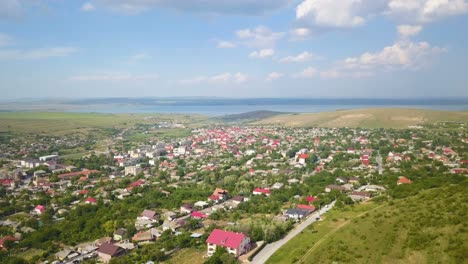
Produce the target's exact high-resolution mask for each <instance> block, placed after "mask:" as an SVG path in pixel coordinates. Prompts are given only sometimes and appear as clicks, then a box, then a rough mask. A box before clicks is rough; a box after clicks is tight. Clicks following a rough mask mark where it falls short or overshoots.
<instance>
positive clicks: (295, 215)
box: [284, 208, 311, 221]
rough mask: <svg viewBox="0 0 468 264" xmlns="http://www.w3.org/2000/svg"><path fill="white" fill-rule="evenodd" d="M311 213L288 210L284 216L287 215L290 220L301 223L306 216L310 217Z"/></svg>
mask: <svg viewBox="0 0 468 264" xmlns="http://www.w3.org/2000/svg"><path fill="white" fill-rule="evenodd" d="M310 213H311V211H310V210H304V209H296V208H289V209H288V210H286V212H285V213H284V214H285V215H287V216H288V217H289V218H290V219H294V220H296V221H299V220H301V219H302V218H305V217H306V216H308V215H309V214H310Z"/></svg>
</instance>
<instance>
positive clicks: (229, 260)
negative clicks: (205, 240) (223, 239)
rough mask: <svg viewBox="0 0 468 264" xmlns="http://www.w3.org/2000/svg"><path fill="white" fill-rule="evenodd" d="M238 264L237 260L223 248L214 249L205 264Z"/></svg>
mask: <svg viewBox="0 0 468 264" xmlns="http://www.w3.org/2000/svg"><path fill="white" fill-rule="evenodd" d="M235 263H238V261H237V259H236V258H235V257H234V256H233V255H231V254H229V253H228V252H227V251H226V249H225V248H223V247H216V251H215V253H213V256H211V257H210V258H209V259H208V260H207V261H205V264H235Z"/></svg>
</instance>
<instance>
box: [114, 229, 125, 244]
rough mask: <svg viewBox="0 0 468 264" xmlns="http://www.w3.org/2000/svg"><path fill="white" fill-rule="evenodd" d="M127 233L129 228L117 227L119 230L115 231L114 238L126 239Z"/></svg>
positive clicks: (117, 239) (118, 239)
mask: <svg viewBox="0 0 468 264" xmlns="http://www.w3.org/2000/svg"><path fill="white" fill-rule="evenodd" d="M127 233H128V231H127V229H125V228H119V229H117V231H115V232H114V237H113V239H114V240H115V241H121V240H124V239H126V238H127Z"/></svg>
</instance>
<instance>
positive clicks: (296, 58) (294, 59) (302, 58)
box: [280, 51, 314, 63]
mask: <svg viewBox="0 0 468 264" xmlns="http://www.w3.org/2000/svg"><path fill="white" fill-rule="evenodd" d="M312 58H314V55H312V53H309V52H307V51H304V52H302V53H300V54H298V55H296V56H287V57H284V58H282V59H280V62H284V63H288V62H305V61H309V60H311V59H312Z"/></svg>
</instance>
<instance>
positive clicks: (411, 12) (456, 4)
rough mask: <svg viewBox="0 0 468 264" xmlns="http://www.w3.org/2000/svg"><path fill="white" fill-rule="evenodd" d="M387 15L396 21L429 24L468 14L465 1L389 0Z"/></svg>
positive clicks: (467, 5) (467, 3)
mask: <svg viewBox="0 0 468 264" xmlns="http://www.w3.org/2000/svg"><path fill="white" fill-rule="evenodd" d="M387 13H388V14H389V15H390V16H393V17H396V18H397V19H400V20H404V21H410V22H417V23H429V22H433V21H435V20H439V19H443V18H446V17H449V16H457V15H462V14H466V13H468V2H466V1H465V0H390V1H389V3H388V11H387Z"/></svg>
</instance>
